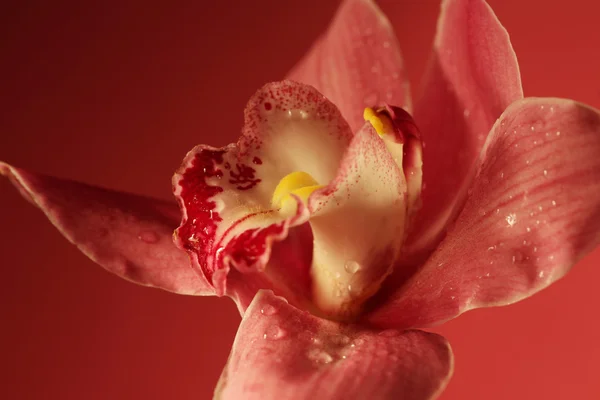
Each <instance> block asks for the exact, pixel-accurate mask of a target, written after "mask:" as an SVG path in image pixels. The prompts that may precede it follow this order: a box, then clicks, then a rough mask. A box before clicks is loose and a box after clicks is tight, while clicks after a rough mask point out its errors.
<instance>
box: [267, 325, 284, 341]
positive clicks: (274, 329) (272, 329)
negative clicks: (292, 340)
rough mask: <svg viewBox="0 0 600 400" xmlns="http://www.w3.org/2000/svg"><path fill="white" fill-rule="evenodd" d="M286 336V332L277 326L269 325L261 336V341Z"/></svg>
mask: <svg viewBox="0 0 600 400" xmlns="http://www.w3.org/2000/svg"><path fill="white" fill-rule="evenodd" d="M285 336H287V332H286V331H285V330H283V329H281V328H280V327H279V326H277V325H271V326H269V327H268V328H267V330H266V331H265V333H264V334H263V339H271V340H277V339H281V338H284V337H285Z"/></svg>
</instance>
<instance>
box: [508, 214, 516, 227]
mask: <svg viewBox="0 0 600 400" xmlns="http://www.w3.org/2000/svg"><path fill="white" fill-rule="evenodd" d="M506 223H507V224H508V226H514V225H515V224H516V223H517V215H516V214H514V213H511V214H508V215H507V216H506Z"/></svg>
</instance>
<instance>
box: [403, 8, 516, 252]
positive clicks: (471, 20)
mask: <svg viewBox="0 0 600 400" xmlns="http://www.w3.org/2000/svg"><path fill="white" fill-rule="evenodd" d="M522 97H523V91H522V88H521V78H520V74H519V66H518V64H517V59H516V56H515V53H514V51H513V49H512V46H511V44H510V40H509V37H508V33H507V32H506V30H505V29H504V27H503V26H502V25H501V24H500V22H499V21H498V19H497V18H496V16H495V15H494V12H493V11H492V9H491V8H490V7H489V6H488V5H487V3H486V2H485V1H483V0H446V1H444V2H443V4H442V11H441V14H440V17H439V20H438V26H437V34H436V38H435V43H434V47H433V54H432V57H431V60H430V65H429V70H428V72H427V74H426V76H425V79H424V87H423V91H422V93H421V96H420V98H419V100H418V102H417V104H416V106H415V120H416V122H417V124H418V126H419V128H420V129H421V132H422V134H423V141H424V143H425V145H424V146H423V147H424V150H423V173H424V177H423V179H424V188H425V189H424V190H423V209H422V211H421V215H420V218H419V219H418V221H416V223H417V224H418V227H417V229H416V234H415V235H413V238H414V239H415V240H417V241H418V243H415V244H414V246H415V247H426V246H428V245H429V244H431V242H435V241H436V239H437V238H438V234H439V233H440V231H441V230H442V229H443V228H444V226H445V225H446V223H447V221H448V220H449V219H450V218H452V217H453V216H455V210H456V209H457V208H459V207H460V206H461V205H462V202H463V199H464V194H465V193H464V191H465V190H466V186H465V185H468V184H469V182H470V178H471V177H472V172H473V166H474V165H475V162H476V160H477V156H478V155H479V152H480V150H481V147H482V145H483V143H484V141H485V138H486V136H487V134H488V132H489V131H490V129H491V127H492V125H493V123H494V122H495V121H496V119H497V118H498V117H499V116H500V114H501V113H502V112H503V111H504V110H505V109H506V107H508V105H509V104H511V103H512V102H513V101H515V100H518V99H521V98H522ZM457 194H458V195H457Z"/></svg>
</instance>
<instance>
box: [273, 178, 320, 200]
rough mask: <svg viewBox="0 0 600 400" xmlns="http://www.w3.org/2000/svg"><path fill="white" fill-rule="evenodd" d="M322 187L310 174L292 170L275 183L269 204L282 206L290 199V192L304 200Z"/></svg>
mask: <svg viewBox="0 0 600 400" xmlns="http://www.w3.org/2000/svg"><path fill="white" fill-rule="evenodd" d="M322 187H323V186H322V185H319V183H318V182H317V181H316V180H315V179H314V178H313V177H312V176H311V175H310V174H308V173H306V172H303V171H296V172H292V173H291V174H287V175H286V176H284V177H283V178H282V179H281V180H280V181H279V183H278V184H277V187H276V188H275V190H274V191H273V197H272V198H271V206H272V207H273V208H283V206H284V203H286V202H287V200H289V199H291V195H292V194H295V195H296V196H298V197H300V198H301V199H302V200H303V201H306V200H307V199H308V196H310V194H311V193H312V192H314V191H315V190H317V189H320V188H322Z"/></svg>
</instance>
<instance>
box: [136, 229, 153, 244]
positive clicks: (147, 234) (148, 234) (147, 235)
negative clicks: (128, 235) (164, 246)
mask: <svg viewBox="0 0 600 400" xmlns="http://www.w3.org/2000/svg"><path fill="white" fill-rule="evenodd" d="M138 239H140V240H141V241H142V242H144V243H148V244H153V243H156V242H158V235H157V234H156V232H152V231H143V232H141V233H140V234H139V235H138Z"/></svg>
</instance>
